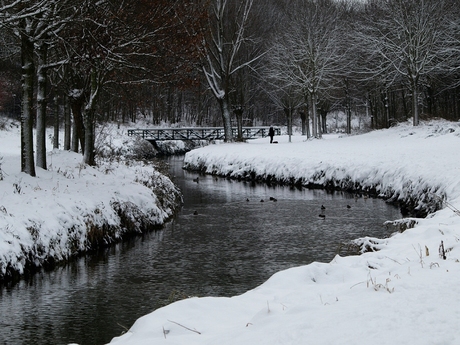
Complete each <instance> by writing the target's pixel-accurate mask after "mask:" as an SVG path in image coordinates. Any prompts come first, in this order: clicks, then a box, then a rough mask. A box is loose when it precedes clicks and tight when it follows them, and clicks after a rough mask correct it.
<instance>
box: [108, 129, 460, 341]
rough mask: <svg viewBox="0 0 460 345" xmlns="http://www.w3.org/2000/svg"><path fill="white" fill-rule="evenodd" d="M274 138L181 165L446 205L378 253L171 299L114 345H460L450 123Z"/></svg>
mask: <svg viewBox="0 0 460 345" xmlns="http://www.w3.org/2000/svg"><path fill="white" fill-rule="evenodd" d="M276 140H278V142H279V143H278V144H273V145H270V144H269V143H268V140H267V139H261V140H254V141H251V142H249V143H234V144H221V145H213V146H208V147H204V148H201V149H198V150H194V151H191V152H189V153H188V154H187V155H186V158H185V163H186V166H187V167H188V168H193V169H200V170H202V171H206V172H208V173H215V174H221V175H228V176H232V177H235V178H237V177H241V178H246V177H247V176H251V177H253V178H257V177H260V178H268V177H270V178H272V179H276V180H280V181H290V182H291V181H294V182H298V181H301V182H300V183H302V184H305V185H308V184H309V183H312V184H322V185H327V184H329V185H330V184H332V185H334V186H340V187H343V188H349V187H350V186H351V187H353V186H357V187H359V188H362V189H364V190H375V191H376V192H377V193H381V194H384V195H385V196H387V197H393V198H396V199H400V200H402V201H404V202H408V203H413V206H414V207H419V208H423V209H425V210H426V211H428V212H432V211H434V210H435V209H436V208H437V207H438V206H440V205H439V204H438V205H434V206H433V205H432V204H431V202H432V201H437V200H438V197H440V198H444V203H443V205H444V206H448V207H444V208H442V209H440V210H438V211H435V212H433V213H430V214H429V216H428V217H427V218H424V219H419V220H418V222H417V224H416V226H415V227H414V228H412V229H408V230H406V231H405V232H403V233H398V234H395V235H394V236H392V237H391V238H388V239H386V240H385V241H381V242H380V245H379V246H380V250H379V251H376V252H368V253H365V254H363V255H361V256H350V257H345V258H343V257H339V256H337V257H336V258H335V259H334V260H332V261H331V262H330V263H313V264H310V265H307V266H303V267H298V268H293V269H289V270H286V271H283V272H279V273H277V274H275V275H274V276H273V277H271V278H270V279H269V280H268V281H267V282H266V283H264V284H262V285H261V286H260V287H258V288H256V289H254V290H251V291H248V292H247V293H245V294H242V295H240V296H235V297H232V298H215V297H213V298H210V297H205V298H189V299H186V300H183V301H180V302H176V303H173V304H171V305H169V306H166V307H164V308H161V309H158V310H156V311H154V312H153V313H151V314H149V315H146V316H144V317H142V318H140V319H139V320H138V321H137V322H136V323H135V324H134V325H133V326H132V327H131V329H130V330H129V331H128V332H127V333H126V334H124V335H123V336H121V337H117V338H114V339H113V340H112V342H111V343H113V344H117V345H128V344H136V345H143V344H152V343H155V342H160V341H161V342H164V343H167V344H187V345H194V344H216V343H219V344H221V345H224V344H240V345H246V344H247V345H250V344H251V345H253V344H264V345H270V344H285V345H297V344H310V343H312V344H313V343H314V344H320V345H321V344H346V345H350V344H366V343H370V342H372V343H373V344H389V345H390V344H395V343H405V344H427V345H428V344H458V343H460V330H459V329H458V323H459V321H460V311H459V310H458V305H459V303H460V262H459V258H460V247H459V241H460V230H459V229H460V213H459V212H458V211H457V209H458V208H460V175H459V172H460V161H459V160H458V159H457V157H458V147H459V144H460V126H459V123H449V122H443V121H440V122H431V123H428V124H424V125H422V126H420V127H417V128H414V127H411V126H410V125H401V126H398V127H396V128H392V129H389V130H382V131H375V132H371V133H368V134H364V135H359V136H354V137H344V138H339V137H337V136H326V137H325V139H323V140H311V141H305V138H304V137H293V142H292V143H288V140H287V137H278V138H276ZM435 195H437V196H435ZM325 221H327V218H326V220H325ZM280 231H282V229H280ZM442 248H444V253H443V254H444V255H445V258H442V257H440V255H439V251H440V250H442Z"/></svg>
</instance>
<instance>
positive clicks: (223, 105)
mask: <svg viewBox="0 0 460 345" xmlns="http://www.w3.org/2000/svg"><path fill="white" fill-rule="evenodd" d="M219 105H220V109H221V112H222V121H223V123H224V135H225V141H226V142H232V141H233V130H232V119H231V115H230V109H229V104H228V101H227V99H226V98H225V97H224V98H222V99H220V100H219Z"/></svg>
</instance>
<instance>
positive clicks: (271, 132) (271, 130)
mask: <svg viewBox="0 0 460 345" xmlns="http://www.w3.org/2000/svg"><path fill="white" fill-rule="evenodd" d="M268 136H269V137H270V144H271V143H273V137H274V136H275V130H274V129H273V126H270V129H269V130H268Z"/></svg>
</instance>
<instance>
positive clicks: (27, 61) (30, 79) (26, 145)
mask: <svg viewBox="0 0 460 345" xmlns="http://www.w3.org/2000/svg"><path fill="white" fill-rule="evenodd" d="M21 63H22V113H21V171H22V172H25V173H26V174H29V175H30V176H36V175H35V163H34V147H33V95H34V77H35V75H34V72H35V65H34V44H33V42H31V41H30V40H29V37H27V36H26V35H21Z"/></svg>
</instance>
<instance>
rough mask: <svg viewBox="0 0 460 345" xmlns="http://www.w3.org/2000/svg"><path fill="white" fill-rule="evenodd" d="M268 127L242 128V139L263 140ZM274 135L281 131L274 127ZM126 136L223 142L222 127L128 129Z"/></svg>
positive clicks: (235, 133)
mask: <svg viewBox="0 0 460 345" xmlns="http://www.w3.org/2000/svg"><path fill="white" fill-rule="evenodd" d="M269 128H270V127H243V139H255V138H264V137H267V136H268V130H269ZM274 130H275V135H280V134H281V130H280V129H279V128H277V127H274ZM232 131H233V136H234V137H235V138H236V137H237V134H238V130H237V128H232ZM128 136H140V137H142V138H143V139H146V140H160V141H162V140H224V139H225V133H224V128H223V127H195V128H151V129H128Z"/></svg>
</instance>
